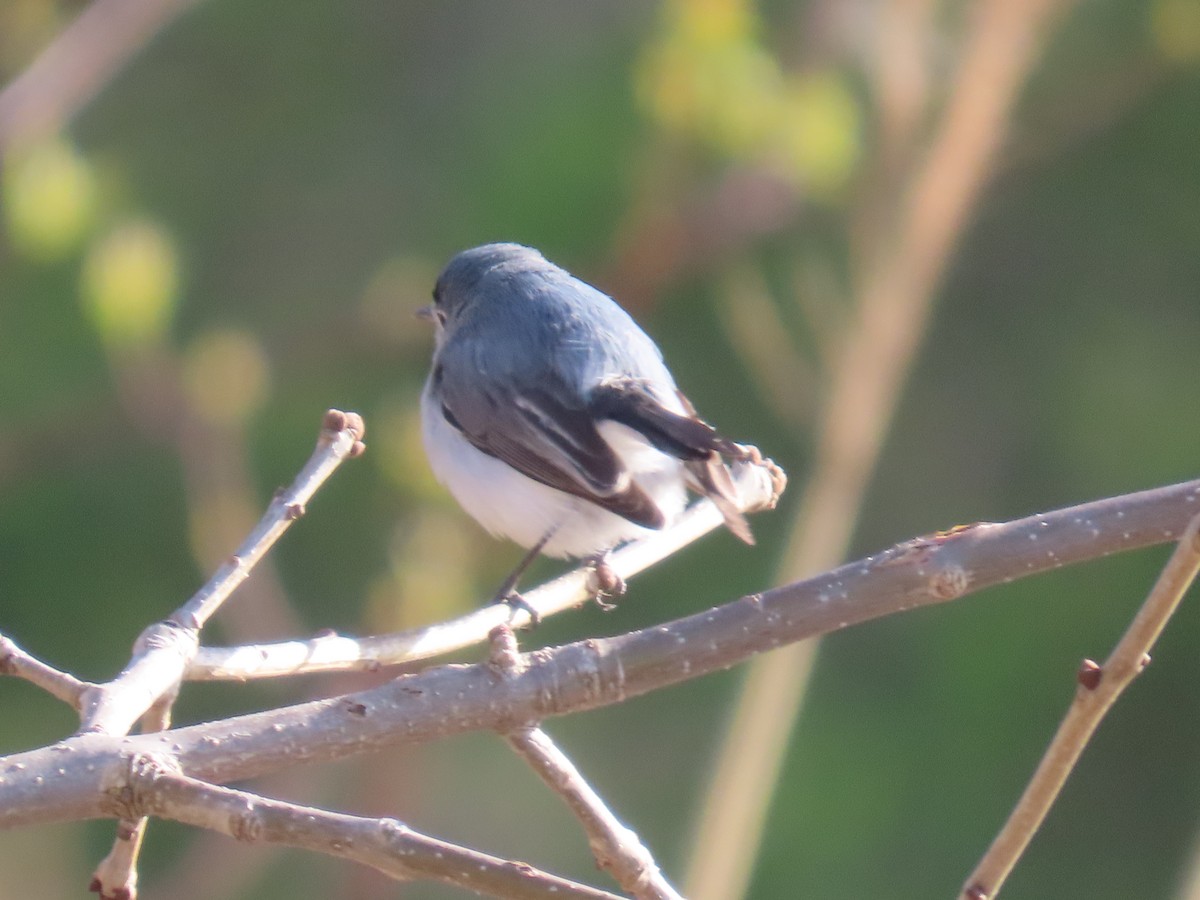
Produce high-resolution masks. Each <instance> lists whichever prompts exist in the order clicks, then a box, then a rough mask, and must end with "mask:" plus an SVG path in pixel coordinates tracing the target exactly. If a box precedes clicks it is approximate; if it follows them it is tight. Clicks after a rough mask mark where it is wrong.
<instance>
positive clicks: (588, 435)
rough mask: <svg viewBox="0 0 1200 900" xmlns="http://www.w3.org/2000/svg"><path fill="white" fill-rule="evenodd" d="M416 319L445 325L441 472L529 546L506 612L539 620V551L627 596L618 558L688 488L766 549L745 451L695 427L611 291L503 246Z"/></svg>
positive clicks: (430, 438) (438, 355)
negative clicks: (530, 589) (535, 577)
mask: <svg viewBox="0 0 1200 900" xmlns="http://www.w3.org/2000/svg"><path fill="white" fill-rule="evenodd" d="M417 315H418V317H420V318H423V319H427V320H429V321H431V322H432V323H433V326H434V349H433V358H432V365H431V367H430V371H429V376H428V378H427V379H426V382H425V386H424V389H423V390H422V392H421V432H422V439H423V443H424V446H425V452H426V455H427V456H428V458H429V463H430V466H431V468H432V470H433V473H434V475H435V477H436V478H437V480H438V481H439V482H441V483H442V484H443V485H444V486H445V487H446V488H447V489H448V490H449V491H450V493H451V494H452V495H453V496H454V498H455V500H457V502H458V503H459V505H460V506H462V508H463V509H464V510H465V511H466V512H467V513H468V514H469V515H470V516H471V517H472V518H474V519H475V520H476V521H477V522H478V523H479V524H480V525H482V526H483V527H484V529H486V530H487V531H488V532H490V533H491V534H492V535H493V536H497V537H501V538H507V539H508V540H511V541H513V542H514V543H516V544H518V545H520V546H522V547H525V548H527V549H528V553H527V554H526V555H525V557H524V558H523V559H522V561H521V563H520V564H519V565H518V566H517V568H516V569H515V570H514V571H513V573H512V574H511V575H510V576H509V577H508V578H507V579H506V580H505V582H504V584H503V585H502V586H501V588H500V590H499V591H497V594H496V597H495V599H496V600H497V601H504V602H508V603H510V604H512V605H517V606H522V607H524V608H525V609H526V610H528V611H529V612H530V613H531V620H532V621H533V623H534V624H536V623H537V616H536V614H535V613H533V610H532V609H531V608H530V607H529V606H528V604H525V603H524V600H523V599H522V598H521V596H520V593H519V592H518V591H517V585H518V583H519V579H520V577H521V575H522V574H523V572H524V571H525V569H526V568H528V566H529V565H530V564H531V563H532V562H533V560H534V559H535V558H536V557H537V556H538V555H539V554H544V555H546V556H551V557H557V558H576V559H586V560H588V562H589V563H590V564H591V565H593V566H594V567H595V568H596V570H597V572H598V574H599V575H600V576H601V577H600V580H599V583H600V584H601V585H602V587H601V591H600V593H601V594H604V593H609V594H619V593H622V592H623V591H624V583H623V582H622V581H621V580H620V578H619V577H617V576H616V574H615V573H614V572H612V570H611V569H609V568H608V567H607V563H606V561H607V555H608V553H609V552H610V551H611V550H612V549H613V548H615V547H616V546H618V545H620V544H622V543H625V542H627V541H630V540H633V539H635V538H638V537H642V536H645V535H647V534H649V533H651V532H653V531H656V530H658V529H662V528H664V527H666V526H668V525H669V524H671V523H672V522H673V521H675V520H676V519H677V518H678V517H679V515H680V514H681V513H682V512H683V510H684V508H685V506H686V504H687V496H688V489H691V490H692V491H694V492H696V493H698V494H701V495H703V496H705V497H708V498H709V499H711V500H712V501H713V503H715V504H716V506H717V508H718V509H719V510H720V512H721V515H722V517H723V519H724V523H725V525H726V527H728V529H729V530H730V531H731V532H732V533H733V534H734V535H736V536H737V537H738V538H739V539H741V540H742V541H744V542H745V543H747V544H753V543H754V536H753V534H752V533H751V531H750V526H749V524H748V523H747V521H746V518H745V516H744V515H743V514H742V513H741V511H740V509H739V505H738V493H737V490H736V488H735V486H734V484H733V481H732V479H731V476H730V470H729V468H728V467H727V465H726V463H725V459H726V458H729V459H743V458H746V451H747V449H748V448H747V447H745V446H744V445H741V444H737V443H735V442H733V441H730V440H728V439H726V438H724V437H722V436H721V435H720V434H718V432H717V431H716V430H715V429H714V428H713V427H712V426H711V425H709V424H708V423H706V422H705V421H703V420H702V419H701V418H700V417H699V416H698V415H697V414H696V410H695V408H694V407H693V406H692V404H691V402H690V401H689V400H688V399H687V397H686V396H685V395H684V394H683V392H682V391H680V390H679V388H678V387H677V386H676V383H675V379H674V378H673V377H672V375H671V372H670V371H669V370H668V368H667V366H666V364H665V362H664V361H663V356H662V352H661V351H660V350H659V348H658V346H657V345H656V344H655V343H654V341H653V340H652V339H651V338H650V337H649V335H647V334H646V332H644V331H643V330H642V329H641V328H640V327H639V326H638V325H637V323H636V322H635V321H634V320H633V318H632V317H631V316H630V315H629V314H628V313H627V312H626V311H625V310H624V309H622V308H621V306H620V305H618V304H617V302H616V301H614V300H613V299H612V298H611V297H609V296H608V295H607V294H605V293H603V292H602V291H600V290H599V289H597V288H595V287H593V286H591V285H590V284H587V283H586V282H584V281H582V280H580V279H578V278H576V277H575V276H573V275H571V274H570V273H569V272H567V271H566V270H565V269H562V268H560V267H559V266H557V265H555V264H554V263H552V262H549V261H548V260H547V259H546V258H545V257H544V256H543V255H542V254H541V253H540V252H539V251H537V250H535V249H533V248H532V247H527V246H523V245H521V244H515V243H490V244H484V245H482V246H478V247H474V248H471V249H468V250H464V251H462V252H460V253H458V254H457V255H456V256H454V257H453V258H452V259H451V260H450V261H449V263H447V265H446V267H445V268H444V269H443V270H442V272H441V274H440V275H439V276H438V278H437V282H436V284H435V287H434V289H433V303H432V304H430V305H428V306H425V307H422V308H421V309H419V310H417ZM597 599H598V600H600V597H599V596H598V597H597ZM601 602H603V601H601Z"/></svg>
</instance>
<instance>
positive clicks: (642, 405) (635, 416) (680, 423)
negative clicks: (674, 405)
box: [591, 378, 754, 544]
mask: <svg viewBox="0 0 1200 900" xmlns="http://www.w3.org/2000/svg"><path fill="white" fill-rule="evenodd" d="M677 394H678V397H679V400H680V402H681V403H682V404H683V407H684V410H685V414H680V413H677V412H673V411H672V410H669V409H667V408H666V407H664V406H663V405H662V403H661V402H659V400H658V399H656V398H655V397H654V395H653V394H651V393H650V391H649V390H648V389H647V388H646V386H645V385H644V384H643V383H641V382H639V381H637V380H636V379H629V378H621V379H609V380H607V381H605V382H604V383H603V384H601V385H600V386H599V387H597V388H596V390H595V391H593V392H592V401H591V409H592V414H593V415H594V416H595V417H596V418H597V419H611V420H612V421H614V422H620V423H621V424H622V425H626V426H628V427H629V428H632V429H633V430H634V431H636V432H638V433H639V434H641V435H642V436H643V437H645V438H646V440H648V441H649V442H650V443H651V444H653V445H654V446H655V447H657V448H658V449H659V450H661V451H662V452H663V453H669V454H670V455H672V456H675V457H677V458H678V459H681V460H683V461H684V467H685V468H686V469H687V472H688V475H689V479H690V481H691V483H692V486H693V488H694V489H695V490H697V491H698V492H699V493H701V494H703V495H704V496H706V497H708V498H709V499H710V500H712V501H713V503H714V504H715V505H716V507H717V509H718V510H720V511H721V516H722V518H724V520H725V525H726V527H727V528H728V529H729V530H730V531H732V532H733V533H734V534H735V535H736V536H737V537H739V538H740V539H741V540H743V541H745V542H746V543H747V544H753V543H754V535H753V534H752V533H751V531H750V524H749V523H748V522H747V521H746V517H745V516H743V515H742V513H741V511H740V510H739V509H738V497H737V490H736V489H735V488H734V486H733V480H732V479H731V478H730V475H729V469H727V468H726V467H725V463H724V461H723V460H722V459H721V457H722V455H724V456H730V457H734V458H740V457H742V456H743V455H744V454H743V451H742V450H741V448H739V447H738V445H737V444H735V443H734V442H733V441H730V440H727V439H726V438H723V437H721V435H719V434H717V432H716V430H715V429H714V428H713V427H712V426H711V425H709V424H708V423H707V422H705V421H703V420H702V419H700V418H699V417H698V416H697V415H696V411H695V408H694V407H693V406H692V404H691V403H690V402H689V401H688V399H687V397H685V396H684V395H683V394H682V393H678V392H677Z"/></svg>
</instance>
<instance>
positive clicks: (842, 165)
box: [775, 72, 862, 196]
mask: <svg viewBox="0 0 1200 900" xmlns="http://www.w3.org/2000/svg"><path fill="white" fill-rule="evenodd" d="M860 119H861V114H860V112H859V108H858V103H857V101H856V100H855V98H854V95H853V94H851V92H850V90H849V88H848V87H847V86H846V84H845V83H844V82H843V81H842V79H841V78H839V77H838V76H837V75H836V74H835V73H832V72H819V73H815V74H810V75H805V76H802V77H799V78H797V79H796V80H794V81H793V82H792V84H790V85H789V86H788V90H787V94H786V103H785V105H784V108H783V111H782V114H781V120H780V123H779V125H780V130H779V144H778V147H777V148H775V151H776V153H777V154H778V156H779V157H780V160H781V162H782V164H783V166H784V168H785V172H789V173H791V174H792V175H793V176H795V177H796V178H798V179H799V180H800V181H802V182H803V183H804V185H805V187H806V188H807V189H808V190H809V191H810V192H811V193H813V194H815V195H817V196H823V195H824V196H828V195H830V194H833V193H835V192H836V191H837V190H839V189H840V188H841V187H842V185H844V184H845V183H846V181H847V180H848V179H849V177H850V175H851V173H852V172H853V171H854V167H855V165H857V163H858V158H859V153H860V150H861V137H860V132H861V128H862V126H861V121H860Z"/></svg>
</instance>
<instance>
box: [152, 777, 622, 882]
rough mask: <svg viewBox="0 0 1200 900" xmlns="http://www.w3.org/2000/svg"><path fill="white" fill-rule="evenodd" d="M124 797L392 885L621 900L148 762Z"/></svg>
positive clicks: (373, 823)
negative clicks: (369, 873)
mask: <svg viewBox="0 0 1200 900" xmlns="http://www.w3.org/2000/svg"><path fill="white" fill-rule="evenodd" d="M129 791H130V794H131V795H132V796H135V797H140V798H141V799H142V800H143V801H144V802H143V803H142V805H141V808H140V810H139V811H140V812H143V813H146V814H149V815H153V816H157V817H160V818H167V819H173V820H175V821H177V822H183V823H185V824H188V825H194V826H196V827H199V828H208V829H211V830H213V831H216V832H219V833H221V834H225V835H228V836H229V837H232V838H236V839H238V840H241V841H259V842H264V843H268V844H280V845H283V846H287V847H298V848H301V849H305V850H314V851H316V852H318V853H324V854H326V855H329V856H333V857H337V858H340V859H348V860H352V861H354V862H357V863H361V864H363V865H366V866H370V867H371V868H373V869H376V870H377V871H379V872H382V873H383V874H385V875H387V876H389V877H391V878H395V879H397V880H404V881H409V880H413V879H420V880H426V881H436V882H440V883H443V884H449V885H453V886H455V887H459V888H463V889H465V890H469V891H473V892H476V893H480V894H487V895H491V896H496V897H506V898H529V900H554V898H560V897H578V898H586V900H619V898H618V897H617V896H616V895H615V894H611V893H609V892H607V891H601V890H598V889H596V888H591V887H587V886H586V885H582V884H578V883H576V882H573V881H569V880H567V879H565V878H560V877H558V876H556V875H551V874H549V873H548V872H542V871H539V870H538V869H535V868H534V867H533V866H530V865H529V864H527V863H514V862H510V861H508V860H505V859H499V858H497V857H494V856H489V855H488V854H485V853H479V852H477V851H475V850H469V849H467V848H466V847H460V846H457V845H455V844H451V843H448V842H446V841H441V840H438V839H436V838H432V837H429V836H427V835H424V834H421V833H419V832H416V831H413V830H412V829H411V828H409V827H408V826H407V825H405V824H404V823H402V822H399V821H397V820H395V819H373V818H364V817H361V816H350V815H345V814H342V813H334V812H329V811H328V810H323V809H317V808H315V807H310V806H299V805H296V804H293V803H286V802H284V801H281V800H272V799H269V798H266V797H261V796H258V795H255V794H251V793H248V792H246V791H236V790H232V789H230V788H224V787H218V786H216V785H212V784H208V783H206V782H204V781H199V780H197V779H195V778H189V777H188V776H186V775H182V774H179V773H177V772H174V771H172V770H171V769H170V768H169V767H166V768H164V767H162V766H158V765H155V764H154V763H153V762H149V761H147V762H146V763H145V764H143V765H140V766H137V767H134V772H133V775H132V777H131V780H130V784H129Z"/></svg>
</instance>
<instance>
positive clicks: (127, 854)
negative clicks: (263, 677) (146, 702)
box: [88, 686, 178, 900]
mask: <svg viewBox="0 0 1200 900" xmlns="http://www.w3.org/2000/svg"><path fill="white" fill-rule="evenodd" d="M176 687H178V686H176ZM177 696H178V690H171V691H169V692H168V693H166V694H164V695H163V696H161V697H159V698H158V699H157V700H156V701H155V702H154V703H153V704H152V705H151V707H150V708H149V709H148V710H146V714H145V715H144V716H142V722H141V725H142V731H143V732H148V731H166V730H167V729H168V728H170V727H171V709H172V707H173V706H174V705H175V699H176V697H177ZM149 822H150V820H149V819H147V818H146V817H145V816H142V817H141V818H138V819H121V820H120V821H118V822H117V834H116V837H115V838H114V839H113V845H112V849H111V850H109V852H108V855H107V856H106V857H104V859H102V860H101V861H100V864H99V865H98V866H96V870H95V871H94V872H93V873H92V881H91V884H90V885H89V886H88V890H89V891H91V892H92V893H95V894H99V895H100V900H137V885H138V873H137V864H138V857H139V856H140V855H141V852H142V843H143V842H144V841H145V840H146V828H147V826H148V825H149Z"/></svg>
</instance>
